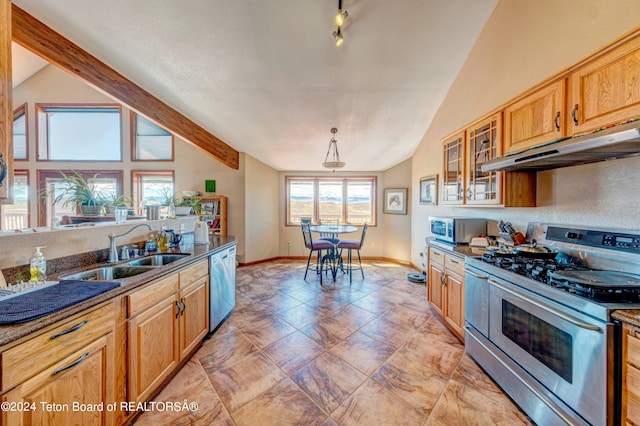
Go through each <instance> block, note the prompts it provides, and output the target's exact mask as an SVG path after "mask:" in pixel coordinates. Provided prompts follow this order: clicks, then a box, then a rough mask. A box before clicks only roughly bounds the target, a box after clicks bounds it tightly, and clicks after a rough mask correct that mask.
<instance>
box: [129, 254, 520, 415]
mask: <svg viewBox="0 0 640 426" xmlns="http://www.w3.org/2000/svg"><path fill="white" fill-rule="evenodd" d="M305 264H306V263H305V262H302V261H291V260H283V261H273V262H268V263H263V264H259V265H254V266H245V267H241V268H238V271H237V292H236V295H237V304H236V308H235V309H234V311H233V313H232V314H231V316H230V317H229V318H228V319H227V320H226V321H225V322H224V323H223V325H222V326H221V327H220V328H219V329H218V330H217V331H216V333H215V334H213V335H211V336H210V337H209V338H208V339H207V340H205V342H204V344H203V346H202V347H201V348H200V349H199V350H198V352H197V353H196V354H195V355H194V356H193V357H192V358H191V360H190V361H189V362H188V363H187V364H186V365H185V366H184V367H183V368H182V370H181V371H180V372H179V373H178V374H177V375H176V376H175V377H174V378H173V380H172V381H171V382H170V383H169V384H168V385H167V386H166V387H165V388H164V389H163V390H162V391H161V393H160V394H159V395H158V396H157V397H156V398H155V400H156V401H183V400H184V399H186V400H188V401H194V402H197V403H198V410H195V411H182V412H170V411H162V412H159V411H157V412H154V411H149V412H145V413H143V414H142V415H141V416H139V417H138V418H137V419H136V424H137V425H147V424H149V425H158V424H180V425H183V424H198V425H260V426H262V425H315V424H318V425H336V424H338V425H472V424H473V425H495V424H499V425H518V424H523V425H527V424H532V423H531V422H530V420H529V419H528V418H527V416H526V415H525V414H524V413H522V412H521V411H520V410H519V409H518V407H517V406H515V405H514V404H513V402H512V401H511V400H510V399H509V398H508V397H506V396H505V394H504V393H503V392H502V391H501V390H500V389H499V388H498V387H497V386H496V385H495V384H494V383H493V382H492V381H491V379H489V378H488V376H487V375H486V374H485V373H484V372H482V370H481V369H480V368H479V367H478V366H477V365H476V364H475V363H474V362H473V361H472V360H471V358H469V357H468V356H467V355H465V353H464V346H463V345H462V344H461V343H460V342H459V341H458V340H457V339H456V338H455V337H454V336H453V335H452V334H451V333H450V332H449V331H448V330H447V329H446V328H445V327H444V326H443V325H442V324H441V323H440V322H439V321H438V320H437V319H436V318H434V317H433V316H432V312H431V310H430V308H429V306H428V303H427V301H426V298H425V288H424V285H418V284H413V283H411V282H409V281H407V279H406V274H407V273H408V272H412V271H411V270H410V269H409V268H406V267H404V266H399V265H396V264H392V263H385V262H370V263H367V264H366V265H365V279H364V280H362V279H360V276H359V275H354V281H353V284H352V285H349V280H348V277H347V276H346V275H345V276H343V275H342V274H339V275H338V279H337V282H336V283H332V282H331V280H328V282H329V283H327V281H325V287H324V288H323V287H321V286H320V284H319V278H318V277H317V276H316V275H314V274H313V273H310V274H309V276H308V277H307V281H306V282H305V281H304V280H303V279H302V277H303V275H304V267H305Z"/></svg>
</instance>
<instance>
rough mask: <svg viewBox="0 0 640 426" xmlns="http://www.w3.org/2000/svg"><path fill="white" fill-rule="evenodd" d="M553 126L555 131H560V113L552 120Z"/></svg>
mask: <svg viewBox="0 0 640 426" xmlns="http://www.w3.org/2000/svg"><path fill="white" fill-rule="evenodd" d="M553 124H554V125H555V126H556V131H558V132H559V131H560V111H558V113H557V114H556V118H555V119H554V120H553Z"/></svg>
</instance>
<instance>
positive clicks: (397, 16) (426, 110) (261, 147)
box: [13, 0, 497, 171]
mask: <svg viewBox="0 0 640 426" xmlns="http://www.w3.org/2000/svg"><path fill="white" fill-rule="evenodd" d="M13 2H14V3H15V4H16V5H17V6H19V7H20V8H22V9H24V10H25V11H27V12H28V13H30V14H31V15H33V16H34V17H36V18H38V19H39V20H41V21H42V22H44V23H45V24H47V25H49V26H50V27H52V28H53V29H54V30H55V31H57V32H59V33H60V34H62V35H64V36H65V37H67V38H69V39H70V40H72V41H73V42H75V43H76V44H78V45H79V46H80V47H82V48H83V49H85V50H87V51H88V52H90V53H92V54H93V55H94V56H96V57H98V58H99V59H100V60H102V61H103V62H105V63H106V64H108V65H109V66H111V67H112V68H114V69H115V70H117V71H118V72H120V73H121V74H123V75H124V76H125V77H127V78H129V79H130V80H132V81H134V82H136V83H137V84H138V85H139V86H141V87H143V88H144V89H146V90H147V91H149V92H151V93H152V94H154V95H155V96H157V97H158V98H160V99H162V100H163V101H164V102H166V103H167V104H169V105H171V106H172V107H174V108H175V109H177V110H178V111H180V112H182V113H183V114H185V115H186V116H188V117H189V118H191V119H192V120H193V121H195V122H197V123H198V124H200V125H201V126H202V127H204V128H205V129H207V130H209V131H210V132H211V133H213V134H214V135H216V136H217V137H219V138H220V139H222V140H224V141H225V142H226V143H228V144H229V145H231V146H233V147H234V148H236V149H237V150H238V151H241V152H246V153H248V154H250V155H251V156H253V157H255V158H257V159H259V160H261V161H263V162H264V163H266V164H268V165H270V166H271V167H273V168H275V169H277V170H290V171H293V170H296V171H297V170H309V171H314V170H322V166H321V163H322V161H323V160H324V156H325V154H326V151H327V147H328V143H329V140H330V137H331V133H330V131H329V130H330V129H331V128H332V127H337V128H338V134H337V140H338V148H339V150H340V156H341V159H342V161H344V162H346V164H347V165H346V167H345V169H344V170H346V171H381V170H385V169H387V168H389V167H391V166H393V165H395V164H397V163H399V162H401V161H403V160H405V159H407V158H409V157H410V156H411V155H412V154H413V152H414V150H415V149H416V147H417V146H418V144H419V143H420V141H421V139H422V137H423V135H424V133H425V131H426V130H427V128H428V126H429V123H430V122H431V120H432V118H433V116H434V114H435V113H436V111H437V110H438V108H439V106H440V103H441V102H442V100H443V99H444V97H445V96H446V94H447V91H448V89H449V86H450V85H451V83H452V82H453V80H454V79H455V76H456V74H457V73H458V70H459V69H460V67H461V66H462V64H463V63H464V61H465V59H466V57H467V55H468V53H469V51H470V50H471V48H472V47H473V44H474V43H475V40H476V39H477V37H478V35H479V33H480V31H481V30H482V27H483V26H484V24H485V23H486V21H487V19H488V17H489V15H490V14H491V12H492V11H493V8H494V7H495V5H496V3H497V0H394V1H389V0H343V10H345V9H346V10H348V11H349V18H348V19H347V21H346V23H345V25H344V26H343V29H342V32H343V34H344V40H345V41H344V44H343V45H342V46H341V47H336V46H335V45H334V41H333V37H332V35H331V34H332V32H333V31H334V30H335V29H336V26H335V22H334V16H335V14H336V12H337V8H338V1H337V0H288V1H284V0H269V1H265V0H232V1H229V0H226V1H222V0H184V1H175V0H171V1H169V0H136V1H130V0H112V1H87V0H65V1H51V0H13ZM29 56H30V55H24V54H23V53H19V54H16V53H15V49H14V79H15V81H18V82H20V81H22V80H20V78H25V77H24V75H28V73H29V72H31V71H29V70H30V69H34V70H36V71H37V69H39V68H38V67H39V66H41V65H42V63H38V62H37V61H36V63H35V64H33V65H32V66H31V67H30V66H28V65H24V66H23V63H24V61H27V60H29V59H28V58H29ZM33 72H35V71H33ZM16 73H17V74H20V73H22V77H20V76H18V75H16Z"/></svg>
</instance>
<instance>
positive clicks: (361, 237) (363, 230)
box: [360, 222, 369, 248]
mask: <svg viewBox="0 0 640 426" xmlns="http://www.w3.org/2000/svg"><path fill="white" fill-rule="evenodd" d="M368 227H369V224H368V223H367V222H365V223H364V225H363V226H362V235H361V236H360V248H362V245H363V244H364V237H365V235H367V228H368Z"/></svg>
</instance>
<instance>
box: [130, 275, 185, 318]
mask: <svg viewBox="0 0 640 426" xmlns="http://www.w3.org/2000/svg"><path fill="white" fill-rule="evenodd" d="M178 290H179V283H178V274H173V275H169V276H168V277H166V278H162V279H160V280H157V281H154V282H153V283H152V284H150V285H148V286H146V287H145V288H143V289H142V290H138V291H136V292H134V293H132V294H130V295H128V296H127V298H128V299H129V303H128V316H129V318H131V317H134V316H136V315H137V314H139V313H140V312H143V311H145V310H147V309H148V308H150V307H151V306H153V305H156V304H158V303H159V302H161V301H163V300H164V299H166V298H167V297H169V296H171V295H172V294H175V293H177V292H178Z"/></svg>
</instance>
